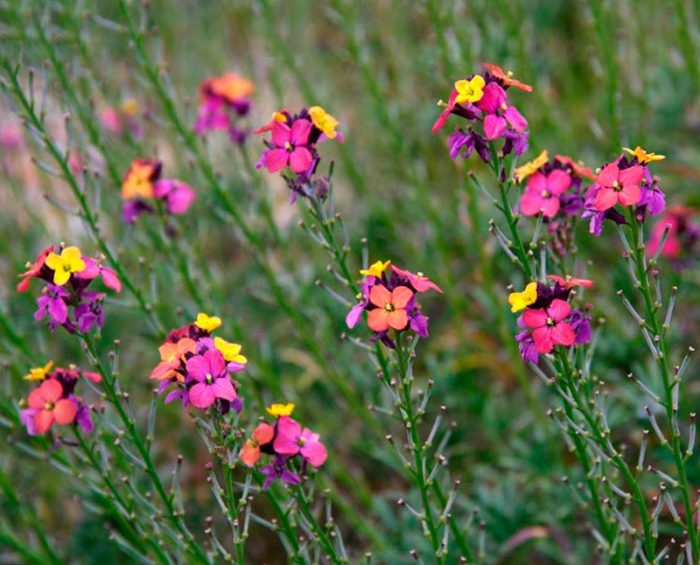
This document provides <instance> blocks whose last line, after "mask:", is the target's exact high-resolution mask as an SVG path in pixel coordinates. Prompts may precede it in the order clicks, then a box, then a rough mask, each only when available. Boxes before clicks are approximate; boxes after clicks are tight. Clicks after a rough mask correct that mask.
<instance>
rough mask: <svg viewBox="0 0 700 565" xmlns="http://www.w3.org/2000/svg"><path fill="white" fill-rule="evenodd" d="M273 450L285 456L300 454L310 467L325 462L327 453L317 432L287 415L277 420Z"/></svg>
mask: <svg viewBox="0 0 700 565" xmlns="http://www.w3.org/2000/svg"><path fill="white" fill-rule="evenodd" d="M273 448H274V450H275V452H277V453H278V454H280V455H283V456H285V457H292V456H294V455H297V454H300V455H301V456H302V457H303V458H304V460H305V461H307V462H308V463H309V464H310V465H311V466H312V467H320V466H321V465H323V463H325V461H326V458H327V457H328V453H327V451H326V448H325V446H324V445H323V444H322V443H321V442H320V441H319V434H316V433H313V432H312V431H311V430H309V429H308V428H303V429H302V427H301V424H300V423H299V422H297V421H296V420H293V419H292V418H290V417H289V416H281V417H280V418H279V420H277V435H276V436H275V440H274V442H273Z"/></svg>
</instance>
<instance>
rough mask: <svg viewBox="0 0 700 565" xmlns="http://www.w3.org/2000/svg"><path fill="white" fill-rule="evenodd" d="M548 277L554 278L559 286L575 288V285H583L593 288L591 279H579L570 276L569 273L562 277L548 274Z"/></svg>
mask: <svg viewBox="0 0 700 565" xmlns="http://www.w3.org/2000/svg"><path fill="white" fill-rule="evenodd" d="M547 278H548V279H551V280H553V281H554V282H556V283H557V284H558V285H559V286H563V287H564V288H574V287H575V286H582V287H584V288H591V287H592V286H593V284H594V283H593V281H592V280H590V279H577V278H576V277H570V276H569V275H567V276H566V278H564V277H560V276H559V275H547Z"/></svg>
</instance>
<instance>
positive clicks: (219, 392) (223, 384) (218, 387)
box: [211, 377, 236, 402]
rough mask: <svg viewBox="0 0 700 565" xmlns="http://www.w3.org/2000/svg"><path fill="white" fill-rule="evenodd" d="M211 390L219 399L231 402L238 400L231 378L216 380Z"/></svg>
mask: <svg viewBox="0 0 700 565" xmlns="http://www.w3.org/2000/svg"><path fill="white" fill-rule="evenodd" d="M211 388H212V390H213V391H214V394H215V395H216V397H217V398H223V399H224V400H228V401H229V402H230V401H232V400H235V399H236V389H234V388H233V384H232V383H231V379H230V377H222V378H220V379H216V380H215V381H214V382H213V384H212V385H211Z"/></svg>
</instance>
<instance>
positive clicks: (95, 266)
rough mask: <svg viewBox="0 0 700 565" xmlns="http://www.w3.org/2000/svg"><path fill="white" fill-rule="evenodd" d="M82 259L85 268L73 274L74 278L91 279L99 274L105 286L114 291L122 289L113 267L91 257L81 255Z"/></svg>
mask: <svg viewBox="0 0 700 565" xmlns="http://www.w3.org/2000/svg"><path fill="white" fill-rule="evenodd" d="M83 261H84V262H85V268H84V269H83V270H82V271H80V272H79V273H76V274H75V278H76V279H82V280H93V279H96V278H97V277H98V276H99V277H101V278H102V282H103V283H104V285H105V286H106V287H107V288H111V289H112V290H113V291H115V292H121V291H122V283H121V281H120V280H119V277H118V276H117V273H116V272H115V271H114V269H110V268H109V267H104V266H103V265H101V264H100V263H99V262H98V261H96V260H95V259H93V258H92V257H83Z"/></svg>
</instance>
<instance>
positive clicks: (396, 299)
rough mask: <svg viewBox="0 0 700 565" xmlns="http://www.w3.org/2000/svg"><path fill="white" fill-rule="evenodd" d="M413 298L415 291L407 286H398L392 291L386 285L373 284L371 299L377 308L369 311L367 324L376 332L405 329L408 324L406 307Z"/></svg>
mask: <svg viewBox="0 0 700 565" xmlns="http://www.w3.org/2000/svg"><path fill="white" fill-rule="evenodd" d="M412 298H413V292H411V290H410V289H409V288H408V287H405V286H398V287H396V288H395V289H393V290H392V291H391V292H390V291H389V290H387V288H386V287H385V286H384V285H381V284H379V285H376V286H373V287H372V290H371V291H370V294H369V300H370V302H371V303H372V304H374V305H375V306H377V308H374V309H373V310H370V311H369V316H368V318H367V325H368V326H369V327H370V329H371V330H373V331H375V332H383V331H387V330H388V329H389V328H393V329H395V330H403V329H404V328H405V327H406V325H407V324H408V313H407V312H406V307H407V305H408V303H409V302H410V301H411V299H412Z"/></svg>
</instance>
